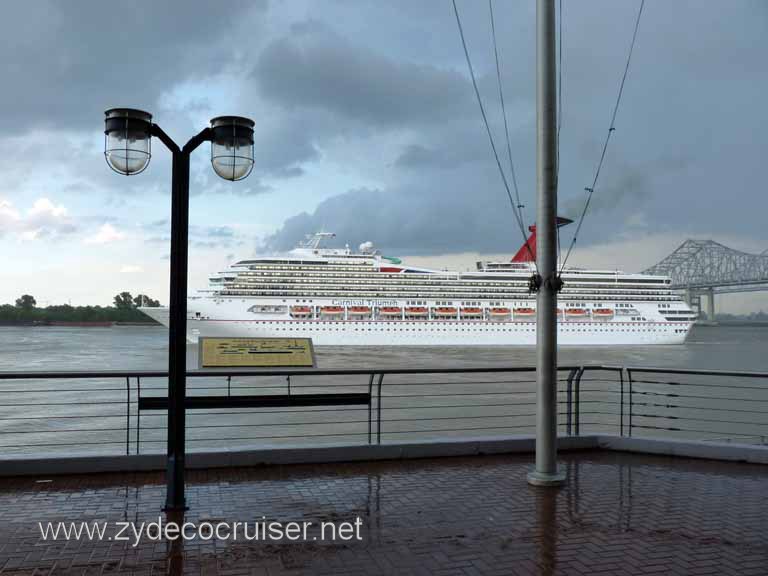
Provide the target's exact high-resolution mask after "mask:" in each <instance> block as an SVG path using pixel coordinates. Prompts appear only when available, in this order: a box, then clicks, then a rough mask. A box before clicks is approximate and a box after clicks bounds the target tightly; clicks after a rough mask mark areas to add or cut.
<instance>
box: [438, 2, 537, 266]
mask: <svg viewBox="0 0 768 576" xmlns="http://www.w3.org/2000/svg"><path fill="white" fill-rule="evenodd" d="M451 1H452V3H453V12H454V14H455V15H456V24H457V25H458V27H459V35H460V36H461V45H462V47H463V48H464V56H465V57H466V59H467V67H468V68H469V75H470V77H471V78H472V86H473V87H474V89H475V96H476V97H477V104H478V106H479V107H480V114H481V115H482V117H483V123H484V124H485V131H486V133H487V134H488V141H489V142H490V144H491V150H492V151H493V157H494V158H495V160H496V166H498V168H499V174H501V181H502V182H503V184H504V189H505V190H506V191H507V196H508V197H509V202H510V204H511V205H512V211H513V212H514V213H515V218H516V220H517V224H518V227H519V228H520V233H521V234H522V236H523V242H524V243H525V244H524V245H525V246H526V247H527V248H528V253H529V254H530V256H531V259H532V260H533V263H534V266H535V265H536V259H535V258H534V257H533V252H532V251H531V247H530V246H528V239H527V238H526V236H525V230H524V227H523V222H522V220H521V219H520V214H518V212H517V209H515V202H514V199H513V198H512V191H511V190H510V188H509V183H508V182H507V176H506V174H505V173H504V169H503V168H502V166H501V160H499V153H498V151H497V150H496V144H495V143H494V141H493V135H492V134H491V128H490V125H489V124H488V117H487V115H486V114H485V107H484V106H483V100H482V98H481V97H480V90H478V88H477V80H476V79H475V70H474V68H473V67H472V61H471V60H470V58H469V50H468V49H467V42H466V39H465V38H464V29H463V28H462V26H461V18H460V17H459V9H458V8H457V7H456V0H451Z"/></svg>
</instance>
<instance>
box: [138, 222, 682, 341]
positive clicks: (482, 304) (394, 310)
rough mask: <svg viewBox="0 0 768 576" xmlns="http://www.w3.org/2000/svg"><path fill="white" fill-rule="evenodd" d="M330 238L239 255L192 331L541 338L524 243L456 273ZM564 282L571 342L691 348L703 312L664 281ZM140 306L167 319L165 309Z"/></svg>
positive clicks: (611, 275)
mask: <svg viewBox="0 0 768 576" xmlns="http://www.w3.org/2000/svg"><path fill="white" fill-rule="evenodd" d="M534 234H535V231H534ZM332 237H333V234H329V233H321V234H315V235H313V236H311V237H309V238H308V239H307V240H306V241H305V242H303V243H301V244H300V245H299V246H298V247H297V248H295V249H294V250H292V251H291V252H289V253H288V254H285V255H279V256H265V257H256V258H251V259H247V260H240V261H238V262H236V263H234V264H232V265H230V266H229V268H228V269H227V270H224V271H222V272H219V273H217V274H214V275H212V276H211V277H210V282H209V286H208V288H206V289H204V290H200V291H198V293H197V294H196V295H195V296H192V297H190V298H189V302H188V322H187V324H188V333H189V335H190V337H191V338H192V339H194V338H196V337H197V336H265V337H269V336H272V337H275V336H283V337H285V336H290V337H309V338H312V340H313V341H314V343H315V344H317V345H534V344H535V343H536V295H535V294H533V293H531V292H530V289H529V281H530V278H531V276H532V274H533V273H534V271H535V268H534V266H533V264H532V262H530V261H526V258H525V256H524V255H523V250H524V249H526V246H524V247H523V249H521V251H520V252H518V255H517V256H516V257H515V258H514V259H513V261H511V262H477V266H476V270H473V271H466V272H449V271H441V270H433V269H428V268H421V267H414V266H409V265H407V264H406V263H404V262H402V261H401V260H400V259H398V258H392V257H387V256H383V255H382V254H380V253H379V251H378V250H375V249H374V247H373V245H372V244H371V243H369V242H368V243H365V244H363V245H361V246H360V248H359V250H357V251H352V250H350V249H349V248H348V247H347V248H344V249H329V248H323V247H322V246H321V244H322V242H323V241H325V240H328V239H329V238H332ZM531 244H532V242H531V241H529V243H528V246H530V245H531ZM527 252H528V254H529V256H532V251H531V250H530V249H528V250H527ZM562 279H563V282H564V287H563V290H562V292H561V293H560V294H559V298H558V310H557V317H558V343H559V344H561V345H628V344H676V343H682V342H683V341H684V340H685V337H686V335H687V334H688V332H689V330H690V328H691V326H692V324H693V322H694V321H695V318H696V316H695V314H694V313H693V311H692V310H691V309H690V308H689V307H688V306H687V305H686V304H685V302H683V301H682V299H681V297H680V296H679V295H678V294H676V293H675V292H674V291H672V290H671V289H670V279H669V278H667V277H664V276H649V275H644V274H627V273H623V272H619V271H604V270H583V269H575V268H570V269H566V270H564V271H563V273H562ZM142 310H143V311H144V312H145V313H147V314H148V315H150V316H152V317H153V318H155V319H157V320H159V321H160V322H162V323H164V324H167V321H168V311H167V309H164V308H142Z"/></svg>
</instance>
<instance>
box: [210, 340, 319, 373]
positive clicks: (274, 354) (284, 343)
mask: <svg viewBox="0 0 768 576" xmlns="http://www.w3.org/2000/svg"><path fill="white" fill-rule="evenodd" d="M199 340H200V344H199V347H200V349H199V358H200V360H199V366H200V368H314V367H315V350H314V348H313V347H312V339H311V338H220V337H202V338H200V339H199Z"/></svg>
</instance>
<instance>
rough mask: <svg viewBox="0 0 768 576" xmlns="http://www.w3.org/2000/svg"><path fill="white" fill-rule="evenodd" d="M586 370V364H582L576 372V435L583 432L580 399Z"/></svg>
mask: <svg viewBox="0 0 768 576" xmlns="http://www.w3.org/2000/svg"><path fill="white" fill-rule="evenodd" d="M584 370H586V367H585V366H582V367H581V368H579V372H578V373H577V374H576V381H575V387H574V388H575V403H576V410H575V416H574V428H575V432H576V436H579V435H580V434H581V432H580V430H579V428H580V424H581V422H580V420H581V415H580V414H579V410H580V401H581V377H582V376H583V375H584Z"/></svg>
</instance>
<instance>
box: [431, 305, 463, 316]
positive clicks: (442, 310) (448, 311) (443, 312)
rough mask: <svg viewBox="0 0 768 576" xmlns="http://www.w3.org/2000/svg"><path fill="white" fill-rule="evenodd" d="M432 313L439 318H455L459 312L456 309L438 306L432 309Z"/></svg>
mask: <svg viewBox="0 0 768 576" xmlns="http://www.w3.org/2000/svg"><path fill="white" fill-rule="evenodd" d="M433 312H434V314H435V316H438V317H440V318H455V317H456V314H458V312H459V310H458V309H457V308H451V307H448V306H440V307H438V308H433Z"/></svg>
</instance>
